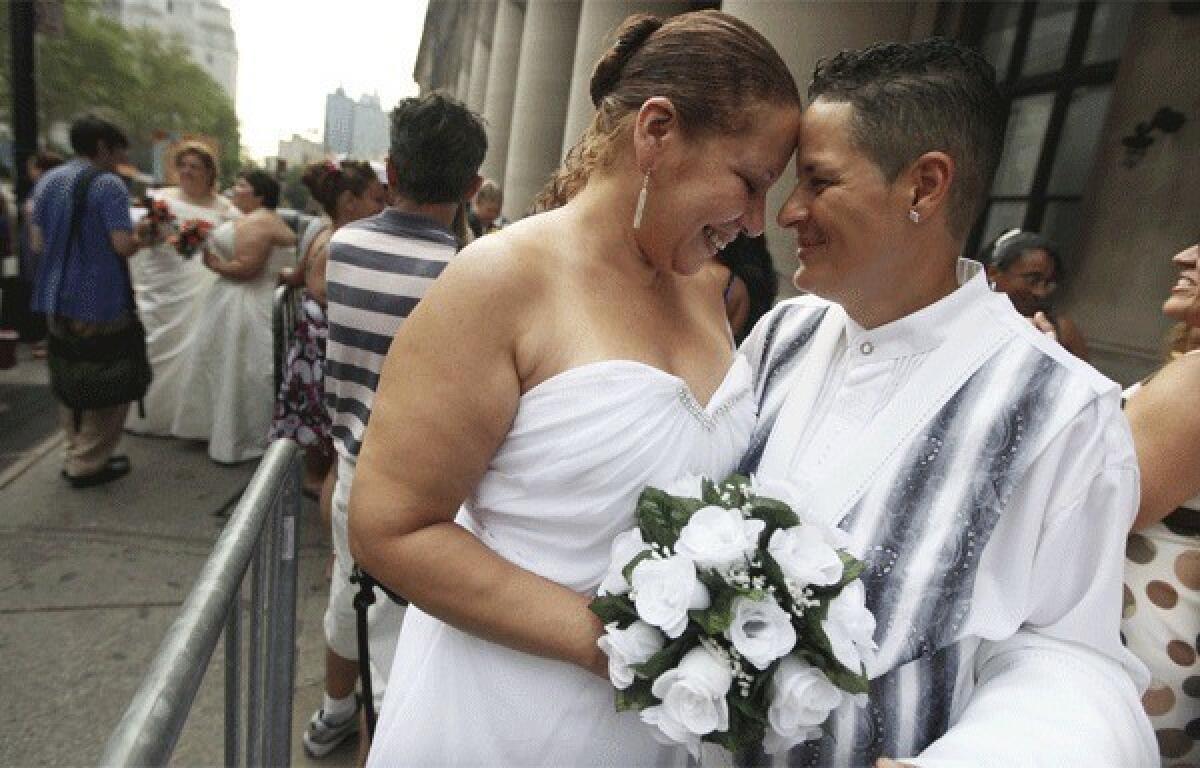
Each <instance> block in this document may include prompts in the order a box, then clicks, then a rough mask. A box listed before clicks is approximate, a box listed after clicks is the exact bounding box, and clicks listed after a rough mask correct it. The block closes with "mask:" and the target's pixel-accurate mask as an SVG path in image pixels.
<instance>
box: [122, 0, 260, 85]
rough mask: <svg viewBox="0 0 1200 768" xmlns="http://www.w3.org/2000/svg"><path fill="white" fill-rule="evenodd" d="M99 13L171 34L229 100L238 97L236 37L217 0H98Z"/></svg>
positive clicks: (123, 24)
mask: <svg viewBox="0 0 1200 768" xmlns="http://www.w3.org/2000/svg"><path fill="white" fill-rule="evenodd" d="M99 8H100V11H101V13H103V14H104V15H105V16H108V17H109V18H111V19H112V20H113V21H116V22H117V23H118V24H120V25H122V26H123V27H126V28H130V29H132V28H137V27H149V28H150V29H154V30H157V31H159V32H161V33H162V34H163V35H165V36H167V37H174V38H175V39H176V40H178V41H179V42H181V43H182V44H183V46H184V47H185V48H187V49H188V51H189V52H190V53H191V59H192V61H193V62H195V64H196V65H197V66H199V67H200V68H201V69H203V70H204V71H205V72H207V73H208V74H209V75H210V76H211V77H212V79H213V80H216V81H217V84H218V85H220V86H221V89H222V90H223V91H225V93H226V94H228V95H229V98H230V99H236V96H237V61H238V53H237V40H236V39H235V37H234V34H233V25H232V24H231V23H230V20H229V9H228V8H226V7H224V6H223V5H221V3H220V2H219V0H101V2H100V5H99Z"/></svg>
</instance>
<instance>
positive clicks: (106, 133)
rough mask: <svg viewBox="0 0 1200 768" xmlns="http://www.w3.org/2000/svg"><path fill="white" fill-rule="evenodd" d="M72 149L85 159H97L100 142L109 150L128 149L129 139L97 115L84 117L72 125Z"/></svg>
mask: <svg viewBox="0 0 1200 768" xmlns="http://www.w3.org/2000/svg"><path fill="white" fill-rule="evenodd" d="M70 139H71V149H73V150H75V154H77V155H83V156H84V157H95V156H96V155H97V154H98V153H99V152H100V142H102V141H103V142H104V143H105V145H106V146H107V147H108V148H109V149H126V148H128V147H129V138H128V137H127V136H126V135H125V132H124V131H122V130H121V129H120V128H118V127H117V126H116V125H114V124H112V123H110V122H109V121H107V120H105V119H104V118H102V117H98V116H97V115H83V116H82V117H80V118H77V119H76V120H75V122H73V123H71V131H70Z"/></svg>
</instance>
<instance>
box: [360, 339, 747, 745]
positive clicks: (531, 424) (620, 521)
mask: <svg viewBox="0 0 1200 768" xmlns="http://www.w3.org/2000/svg"><path fill="white" fill-rule="evenodd" d="M754 415H755V414H754V398H753V397H752V396H751V392H750V371H749V366H748V365H747V364H746V360H745V359H744V358H741V357H738V358H736V359H735V362H734V364H733V366H732V367H731V368H730V370H729V372H728V373H727V375H726V377H725V380H724V382H722V384H721V385H720V387H719V388H718V389H717V391H716V393H715V394H714V395H713V397H712V399H711V401H710V402H709V403H708V404H707V407H702V406H701V405H700V404H699V403H697V402H696V400H695V398H694V397H693V396H692V395H691V392H690V391H689V389H688V387H687V385H686V384H685V383H684V382H683V381H682V380H681V379H679V378H677V377H675V376H672V375H670V374H668V373H665V372H663V371H661V370H658V369H656V368H652V367H650V366H647V365H645V364H643V363H635V362H629V361H619V360H618V361H607V362H598V363H592V364H587V365H582V366H580V367H578V368H573V369H571V370H569V371H567V372H565V373H562V374H559V375H558V376H555V377H553V378H551V379H549V380H547V381H544V382H542V383H541V384H539V385H538V386H536V387H534V388H533V389H532V390H530V391H529V392H527V393H525V395H524V396H523V397H522V398H521V400H520V404H519V405H518V407H517V414H516V419H515V420H514V421H513V426H512V429H511V431H510V432H509V433H508V437H507V438H506V439H505V441H504V443H503V444H502V445H501V446H500V450H499V451H498V452H497V453H496V455H495V457H494V458H493V459H492V461H491V463H490V465H489V466H488V470H487V473H486V474H485V475H484V476H483V479H482V480H481V481H480V483H479V487H478V488H477V489H476V491H475V494H474V495H473V496H472V497H471V498H470V499H469V500H468V501H467V503H466V504H464V505H463V507H462V509H461V510H460V512H459V514H458V518H457V522H458V523H459V524H460V525H462V526H463V527H465V528H467V529H468V530H470V531H472V532H473V533H474V534H475V535H476V536H478V537H479V539H480V540H481V541H482V542H483V543H484V544H485V545H486V546H487V547H488V548H490V549H491V550H492V551H494V552H496V553H497V554H498V555H500V556H501V557H503V558H505V559H506V560H508V561H510V562H512V563H514V564H515V565H518V566H520V567H521V568H524V569H526V570H529V571H531V572H533V573H536V574H539V575H541V576H544V577H545V578H547V579H550V580H552V581H555V582H558V583H559V584H562V585H563V586H566V587H568V588H569V589H571V590H574V591H576V592H579V593H581V594H586V595H594V594H595V592H596V588H597V587H598V586H599V584H600V581H601V579H602V578H603V576H604V573H605V571H606V570H607V568H608V564H609V548H610V545H611V543H612V540H613V537H615V536H616V535H617V534H618V533H620V532H621V531H624V530H628V529H629V528H632V527H633V525H634V509H635V505H636V503H637V497H638V494H639V493H640V492H641V489H642V488H643V487H645V486H646V485H657V486H659V487H662V486H663V485H665V484H667V483H670V482H671V481H672V480H676V479H678V478H679V477H680V476H682V475H685V474H702V475H707V476H709V477H716V478H724V477H725V476H726V475H728V474H729V473H730V472H731V471H732V470H733V468H734V465H735V464H736V462H737V461H738V459H740V458H741V455H742V452H743V450H744V449H745V447H746V442H747V440H748V439H749V434H750V429H751V428H752V427H753V425H754ZM545 631H548V632H550V631H553V628H552V627H546V628H545ZM392 669H393V673H392V677H391V680H390V682H389V683H388V687H387V694H386V697H385V699H384V704H383V709H382V716H381V719H380V721H379V726H378V730H377V731H376V736H375V741H374V746H373V748H372V752H371V754H372V758H373V759H372V762H371V765H373V766H393V765H412V766H429V765H438V764H445V765H461V766H467V765H505V766H525V765H530V764H531V761H535V762H536V764H538V765H544V766H578V765H608V766H637V765H684V764H685V763H686V757H687V753H686V752H684V751H683V750H681V749H679V748H676V747H667V746H663V745H661V744H659V743H658V742H656V741H655V740H654V738H653V736H652V735H651V730H650V728H649V727H648V726H646V725H644V724H643V723H642V722H641V720H640V719H639V717H638V714H637V713H636V712H623V713H618V712H616V711H615V709H614V706H613V688H612V686H611V685H610V684H609V683H608V682H607V681H606V680H602V679H601V678H599V677H597V676H596V675H593V674H592V673H591V672H589V671H587V670H585V669H583V668H582V667H579V666H575V665H572V664H568V663H567V662H564V661H556V660H552V659H546V658H541V657H538V656H533V655H530V654H528V653H522V652H520V651H514V650H512V649H510V648H505V647H504V646H501V645H497V644H495V643H491V642H488V641H487V640H483V639H481V638H479V637H477V636H475V635H471V634H467V633H465V632H462V631H460V630H458V629H455V628H454V627H451V626H449V625H447V624H445V623H444V622H442V621H440V620H438V619H435V618H433V617H431V616H429V615H428V614H425V613H423V612H421V611H420V610H419V609H417V608H415V607H414V608H410V609H409V610H408V613H407V614H406V616H405V619H404V628H403V630H402V632H401V636H400V642H399V646H398V648H397V649H396V658H395V661H394V662H393V664H392Z"/></svg>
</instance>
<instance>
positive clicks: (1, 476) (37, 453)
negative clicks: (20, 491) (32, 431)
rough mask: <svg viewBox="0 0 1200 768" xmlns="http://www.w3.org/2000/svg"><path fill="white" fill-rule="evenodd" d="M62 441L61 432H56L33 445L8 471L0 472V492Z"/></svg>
mask: <svg viewBox="0 0 1200 768" xmlns="http://www.w3.org/2000/svg"><path fill="white" fill-rule="evenodd" d="M63 439H64V438H63V433H62V431H61V430H56V431H55V432H54V434H53V435H50V436H49V437H47V438H46V439H45V440H43V441H42V442H40V443H38V444H37V445H35V446H34V447H33V448H32V449H31V450H30V451H29V453H28V454H27V455H25V456H23V457H21V458H20V459H18V460H17V461H15V462H13V464H12V465H11V466H10V467H9V468H8V469H6V470H4V471H3V472H0V491H2V490H4V489H5V488H7V487H8V486H9V484H11V483H12V481H14V480H16V479H17V478H18V477H20V476H21V475H23V474H25V470H27V469H29V468H30V467H32V466H33V465H34V464H36V463H38V461H39V460H40V459H41V458H42V457H43V456H45V455H46V454H47V453H50V451H52V450H54V448H55V447H57V446H59V445H61V444H62V442H63Z"/></svg>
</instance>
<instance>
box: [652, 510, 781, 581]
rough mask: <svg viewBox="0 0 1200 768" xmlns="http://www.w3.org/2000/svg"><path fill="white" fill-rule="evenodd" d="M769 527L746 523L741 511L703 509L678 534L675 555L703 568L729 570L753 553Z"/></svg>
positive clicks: (751, 521) (752, 520) (751, 522)
mask: <svg viewBox="0 0 1200 768" xmlns="http://www.w3.org/2000/svg"><path fill="white" fill-rule="evenodd" d="M766 525H767V524H766V523H764V522H763V521H762V520H754V519H749V520H748V519H746V518H745V517H743V516H742V512H741V510H738V509H725V508H723V507H701V508H700V509H698V510H696V511H695V513H693V514H692V519H691V520H688V523H687V525H685V526H683V530H682V531H680V532H679V540H678V541H677V542H676V543H675V551H676V552H677V553H678V554H681V555H686V556H687V557H690V558H691V559H692V560H694V561H695V563H696V565H697V566H698V567H700V568H727V567H728V566H730V565H733V564H734V563H740V562H742V561H743V560H745V558H746V557H747V556H749V555H751V554H753V553H754V550H755V549H757V548H758V536H759V534H761V533H762V531H763V528H765V527H766Z"/></svg>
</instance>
